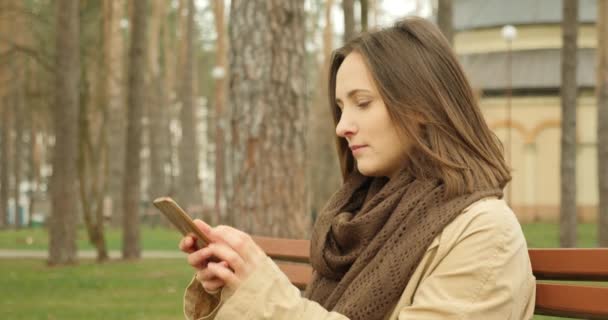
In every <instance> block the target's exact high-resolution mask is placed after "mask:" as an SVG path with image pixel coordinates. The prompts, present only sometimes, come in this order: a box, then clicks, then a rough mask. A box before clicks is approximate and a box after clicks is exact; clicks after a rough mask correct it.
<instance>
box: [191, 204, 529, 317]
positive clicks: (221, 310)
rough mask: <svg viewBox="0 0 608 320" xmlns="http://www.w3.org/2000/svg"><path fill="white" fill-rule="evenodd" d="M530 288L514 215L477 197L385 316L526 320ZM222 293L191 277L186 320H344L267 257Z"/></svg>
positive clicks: (523, 244) (524, 250)
mask: <svg viewBox="0 0 608 320" xmlns="http://www.w3.org/2000/svg"><path fill="white" fill-rule="evenodd" d="M387 276H390V275H387ZM535 288H536V287H535V279H534V276H533V275H532V269H531V267H530V259H529V257H528V250H527V246H526V241H525V239H524V236H523V233H522V231H521V226H520V225H519V223H518V221H517V219H516V217H515V215H514V214H513V212H512V211H511V209H510V208H509V207H508V206H507V204H506V203H505V202H504V201H503V200H499V199H496V198H487V199H482V200H480V201H477V202H475V203H473V204H472V205H471V206H469V207H468V208H466V209H465V210H464V211H463V213H462V214H461V215H459V216H458V217H457V218H456V219H455V220H454V221H453V222H451V223H450V224H449V225H448V226H446V227H445V229H444V230H443V232H442V233H441V234H440V235H439V236H437V238H435V239H434V240H433V242H432V243H431V245H430V246H429V248H428V249H427V251H426V253H425V255H424V257H423V258H422V261H421V262H420V264H419V265H418V267H417V269H416V271H415V272H414V274H413V276H412V277H411V279H410V281H409V283H408V284H407V286H406V288H405V291H403V294H402V295H401V299H400V300H399V302H398V303H397V305H396V306H395V308H394V309H393V311H392V312H391V313H390V314H388V315H387V317H386V318H385V319H387V320H409V319H484V320H486V319H487V320H489V319H517V320H520V319H530V318H532V314H533V313H534V301H535V293H536V291H535ZM224 291H225V292H222V293H221V294H218V295H217V296H213V295H210V294H208V293H206V292H205V291H204V290H203V289H202V286H201V285H200V283H199V282H198V281H196V280H193V281H192V282H191V283H190V285H189V286H188V288H187V289H186V293H185V297H184V313H185V315H186V317H187V319H216V320H224V319H226V320H235V319H273V320H293V319H298V320H306V319H315V320H345V319H348V318H347V317H345V316H344V315H341V314H339V313H336V312H328V311H327V310H325V309H323V307H321V306H320V305H319V304H318V303H316V302H313V301H310V300H308V299H305V298H302V297H301V295H300V291H299V290H298V289H297V288H296V287H294V286H293V285H291V283H290V282H289V279H287V277H286V276H285V275H284V274H283V273H282V272H281V271H280V270H279V269H278V267H277V266H276V265H275V264H274V263H273V262H272V260H271V259H270V258H268V259H267V263H266V264H264V265H263V266H261V267H260V268H259V269H258V270H256V271H255V272H254V273H253V274H252V275H250V276H249V277H248V278H247V279H246V280H245V281H244V282H243V283H242V284H241V287H239V288H238V289H237V290H236V291H235V292H233V293H229V292H227V290H224ZM378 299H382V297H378Z"/></svg>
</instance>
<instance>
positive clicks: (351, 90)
mask: <svg viewBox="0 0 608 320" xmlns="http://www.w3.org/2000/svg"><path fill="white" fill-rule="evenodd" d="M336 103H337V104H338V107H339V108H340V109H341V110H342V116H341V117H340V121H339V122H338V125H337V126H336V134H337V135H338V136H339V137H342V138H344V139H346V141H348V146H349V147H350V149H351V152H352V153H353V156H354V158H355V159H356V160H357V161H356V163H357V168H358V169H359V172H361V174H363V175H366V176H386V177H389V178H390V177H392V176H393V175H394V174H395V173H397V172H398V171H399V170H401V169H403V167H404V166H405V164H406V162H407V154H408V150H409V149H410V146H411V143H409V142H408V141H406V139H405V137H404V135H403V134H401V135H400V134H399V133H398V130H397V127H396V126H395V125H394V124H393V122H392V120H391V119H390V116H389V114H388V110H387V109H386V105H385V104H384V101H382V98H381V97H380V95H379V93H378V90H377V88H376V85H375V84H374V81H373V79H372V76H371V73H370V72H369V70H368V68H367V65H366V64H365V62H364V60H363V56H361V55H360V54H359V53H357V52H352V53H350V54H349V55H347V56H346V58H345V59H344V61H343V62H342V64H341V65H340V68H339V69H338V72H337V74H336Z"/></svg>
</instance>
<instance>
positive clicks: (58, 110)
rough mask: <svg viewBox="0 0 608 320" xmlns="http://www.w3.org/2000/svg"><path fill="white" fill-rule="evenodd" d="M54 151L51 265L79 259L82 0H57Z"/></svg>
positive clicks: (50, 229) (50, 235) (68, 262)
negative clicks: (80, 34)
mask: <svg viewBox="0 0 608 320" xmlns="http://www.w3.org/2000/svg"><path fill="white" fill-rule="evenodd" d="M56 5H57V6H56V9H57V11H56V14H57V16H56V17H57V18H56V21H57V28H56V53H57V54H56V59H57V60H56V61H57V62H56V69H55V70H56V71H55V75H56V78H55V86H56V87H55V107H54V108H53V109H54V110H53V113H54V118H55V119H54V122H55V150H54V151H53V176H52V177H51V217H50V223H49V238H50V239H49V264H51V265H58V264H71V263H75V262H76V261H77V248H76V228H77V221H78V209H77V199H78V190H77V177H76V171H75V170H74V167H75V166H76V157H77V150H78V128H77V125H78V104H79V102H78V101H79V89H78V88H79V83H80V47H79V28H80V22H79V7H78V5H79V1H72V0H57V2H56Z"/></svg>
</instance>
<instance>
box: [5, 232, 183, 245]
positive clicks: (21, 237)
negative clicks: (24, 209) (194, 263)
mask: <svg viewBox="0 0 608 320" xmlns="http://www.w3.org/2000/svg"><path fill="white" fill-rule="evenodd" d="M180 238H181V235H180V234H179V233H178V231H177V230H176V229H169V228H165V227H157V228H152V227H142V228H141V241H142V243H141V247H142V248H143V250H177V244H178V242H179V240H180ZM48 242H49V240H48V233H47V231H46V229H44V228H33V229H27V228H26V229H20V230H4V231H0V249H30V250H46V249H47V248H48ZM106 243H107V245H108V249H110V250H120V249H121V243H122V233H121V230H120V229H115V228H109V229H108V230H106ZM77 244H78V248H79V249H82V250H87V249H93V246H91V244H90V243H89V241H88V238H87V234H86V231H85V230H84V229H80V230H79V231H78V238H77Z"/></svg>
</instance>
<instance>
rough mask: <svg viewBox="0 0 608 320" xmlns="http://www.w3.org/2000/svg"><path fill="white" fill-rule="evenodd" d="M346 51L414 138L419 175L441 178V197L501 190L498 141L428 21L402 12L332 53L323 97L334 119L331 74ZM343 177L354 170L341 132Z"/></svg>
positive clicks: (506, 175) (506, 176) (503, 178)
mask: <svg viewBox="0 0 608 320" xmlns="http://www.w3.org/2000/svg"><path fill="white" fill-rule="evenodd" d="M351 52H357V53H359V54H361V55H362V56H363V59H364V61H365V62H366V64H367V67H368V68H369V70H370V72H371V74H372V77H373V79H374V81H375V83H376V86H377V88H378V90H379V94H380V96H381V98H382V99H383V101H384V103H385V105H386V107H387V109H388V113H389V115H390V117H391V119H392V121H393V122H394V123H395V125H396V126H397V127H398V128H399V129H400V130H401V131H402V132H403V134H404V137H406V138H408V139H410V140H411V141H412V142H413V143H414V147H413V149H412V152H411V154H410V155H409V158H408V160H409V161H410V165H409V168H410V170H411V171H412V173H413V174H414V175H415V176H416V177H418V178H422V179H425V178H436V179H439V180H440V181H442V182H443V183H445V186H446V190H447V195H448V196H455V195H460V194H464V193H467V192H472V191H474V190H476V189H485V188H501V189H502V188H504V186H505V185H506V184H507V183H508V182H509V181H510V180H511V176H510V169H509V167H508V166H507V164H506V163H505V160H504V157H503V154H502V145H501V143H500V141H499V140H498V138H497V137H496V135H495V134H494V133H493V132H492V131H491V130H490V129H489V128H488V125H487V124H486V122H485V120H484V118H483V115H482V114H481V111H480V109H479V106H478V104H477V101H476V99H475V96H474V94H473V90H472V89H471V86H470V85H469V82H468V80H467V78H466V77H465V75H464V71H463V70H462V67H461V66H460V64H459V63H458V60H457V58H456V56H455V54H454V52H453V51H452V49H451V48H450V45H449V43H448V41H447V40H446V39H445V38H444V37H443V35H442V34H441V32H440V31H439V29H438V28H437V27H436V26H435V25H434V24H433V23H431V22H429V21H427V20H425V19H422V18H417V17H409V18H405V19H403V20H401V21H398V22H397V23H395V25H394V26H392V27H389V28H385V29H381V30H378V31H372V32H368V33H363V34H361V35H359V36H357V37H356V38H354V39H352V40H350V41H349V42H347V43H346V44H345V45H344V46H343V47H342V48H339V49H337V50H335V51H334V52H333V56H332V59H331V65H330V69H329V71H330V73H329V102H330V106H331V113H332V115H333V118H334V123H335V124H336V125H337V123H338V122H339V120H340V116H341V111H340V108H338V106H337V104H336V99H335V98H336V97H335V95H336V92H335V91H336V73H337V72H338V69H339V68H340V65H341V64H342V62H343V61H344V58H345V57H346V56H347V55H348V54H349V53H351ZM337 149H338V157H339V159H340V166H341V169H342V176H343V178H346V177H347V176H348V174H349V173H350V172H352V171H353V170H355V160H354V158H353V156H352V154H351V152H350V150H349V148H348V143H347V141H346V140H345V139H344V138H340V137H337Z"/></svg>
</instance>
